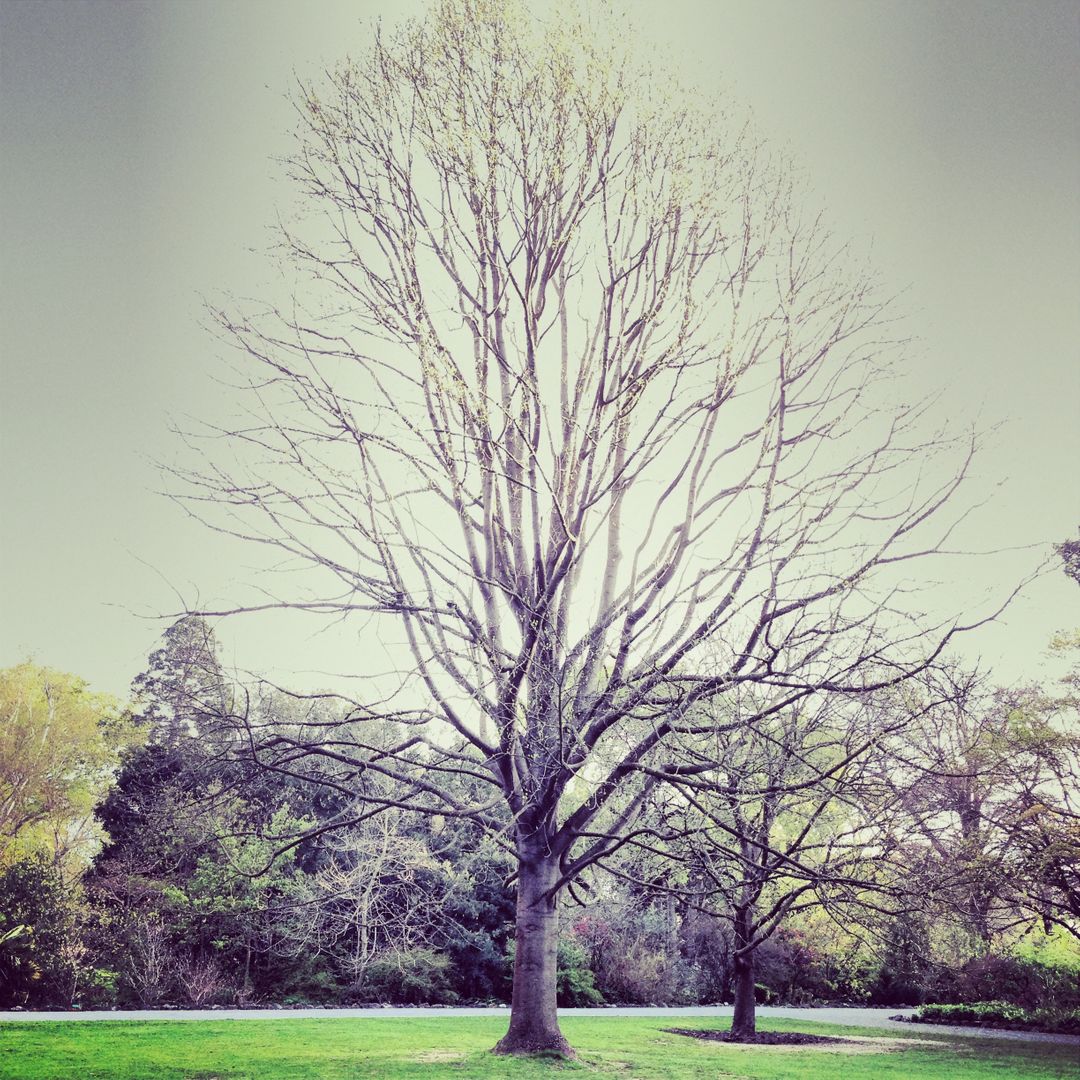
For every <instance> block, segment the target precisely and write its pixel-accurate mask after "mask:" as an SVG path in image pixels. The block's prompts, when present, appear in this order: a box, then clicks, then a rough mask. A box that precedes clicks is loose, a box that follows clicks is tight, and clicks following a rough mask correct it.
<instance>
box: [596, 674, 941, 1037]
mask: <svg viewBox="0 0 1080 1080" xmlns="http://www.w3.org/2000/svg"><path fill="white" fill-rule="evenodd" d="M782 695H783V692H782ZM929 707H930V706H929V705H924V711H926V710H928V709H929ZM702 709H703V711H705V712H706V713H708V714H713V715H712V719H713V721H714V722H713V724H712V727H713V731H711V732H710V733H709V734H708V735H707V736H706V737H704V738H700V737H699V738H696V739H694V740H687V741H685V742H684V743H683V745H682V746H681V747H680V751H681V752H680V753H679V754H678V756H677V760H674V761H672V762H671V763H669V764H668V765H666V766H661V767H659V768H654V769H651V770H650V774H651V775H652V776H654V777H658V778H661V779H663V780H664V782H665V788H666V792H667V793H666V794H662V795H660V796H659V797H658V799H657V800H656V805H655V807H654V808H652V810H651V813H650V814H649V815H648V817H649V819H651V822H652V825H653V827H652V829H651V833H650V834H649V835H644V834H643V835H642V836H640V837H635V838H634V839H633V840H631V841H629V843H628V845H627V848H628V851H629V852H632V851H633V849H634V848H639V849H642V850H646V851H648V852H649V853H650V854H651V855H652V856H656V855H660V856H661V857H664V856H666V857H671V858H674V859H676V860H677V861H678V862H679V863H680V864H681V865H682V866H683V867H685V872H684V873H683V874H681V875H678V880H677V881H676V879H674V878H673V879H672V880H671V881H670V882H669V881H665V883H664V885H663V888H664V891H666V892H668V893H669V894H670V895H673V896H674V895H678V896H679V897H680V898H681V899H682V900H683V902H685V903H688V904H690V905H691V907H693V908H695V909H697V910H699V911H702V912H706V913H708V914H710V915H713V916H717V917H719V918H721V919H723V920H725V921H727V922H729V923H730V925H731V929H732V960H733V968H734V972H733V983H734V998H735V1012H734V1017H733V1020H732V1026H731V1037H732V1038H733V1039H736V1040H740V1039H752V1038H753V1037H754V1035H755V1031H756V1015H755V1013H756V1010H755V1004H756V1000H755V978H754V958H755V955H756V953H757V950H758V949H759V947H760V946H761V945H763V944H764V943H765V942H766V941H768V940H769V938H770V937H772V935H773V934H774V933H775V932H776V931H777V930H778V929H779V928H780V926H781V925H782V924H783V922H784V920H785V919H787V918H788V917H789V916H791V915H794V914H797V913H798V912H800V911H804V910H807V909H809V908H824V909H825V910H826V912H828V913H829V914H830V915H831V916H832V917H833V918H834V919H837V920H838V921H840V922H846V921H847V920H849V919H850V918H851V917H852V915H853V914H859V915H865V914H868V913H873V912H882V911H891V910H895V909H896V908H898V907H899V906H901V905H903V903H904V902H905V899H904V897H905V890H904V885H903V883H902V880H901V879H902V874H901V873H898V867H897V866H896V864H895V859H894V854H895V850H896V841H895V834H894V827H893V826H894V823H895V821H896V819H897V816H898V815H897V809H898V804H899V800H898V798H897V796H896V795H895V792H893V791H892V790H891V787H890V785H889V784H888V783H887V782H885V781H884V780H883V778H882V773H883V772H887V770H888V767H889V760H888V754H887V750H886V746H887V743H888V741H889V739H890V738H892V737H895V736H896V734H897V733H898V732H900V731H903V730H906V729H908V728H910V727H911V726H912V725H913V724H914V723H915V722H916V720H917V717H918V710H917V709H916V708H914V707H913V706H912V704H911V703H910V702H909V701H907V700H904V697H903V696H901V695H899V694H897V693H895V692H889V693H879V694H877V695H869V696H859V695H843V694H837V693H830V694H812V695H807V696H805V697H803V698H801V699H799V700H798V701H796V702H793V703H789V704H786V705H785V707H784V708H782V709H780V710H773V709H772V708H770V706H769V702H768V700H766V699H764V698H763V697H762V694H761V688H760V687H757V686H751V687H741V688H738V689H736V690H734V691H732V692H731V693H730V694H728V695H726V697H725V700H723V701H722V702H713V703H710V704H709V705H706V706H702ZM718 710H720V711H722V713H723V715H722V716H720V715H716V713H717V711H718ZM627 867H628V868H631V869H630V872H631V873H632V872H633V871H632V867H633V856H632V855H631V856H630V858H629V859H628V860H627ZM616 872H617V873H619V872H622V871H620V870H616Z"/></svg>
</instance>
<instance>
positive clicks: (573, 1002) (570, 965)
mask: <svg viewBox="0 0 1080 1080" xmlns="http://www.w3.org/2000/svg"><path fill="white" fill-rule="evenodd" d="M555 987H556V996H557V999H558V1002H559V1005H560V1006H561V1007H562V1008H581V1007H586V1006H589V1005H600V1004H601V1003H602V1002H603V1000H604V998H603V996H602V995H601V993H600V991H599V990H597V989H596V978H595V976H594V975H593V973H592V969H591V968H590V967H589V957H588V954H587V953H586V951H585V949H584V948H583V947H582V946H581V945H580V944H578V943H577V942H576V941H572V940H568V939H566V938H563V939H562V940H560V941H559V968H558V974H557V976H556V984H555Z"/></svg>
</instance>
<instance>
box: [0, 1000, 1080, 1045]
mask: <svg viewBox="0 0 1080 1080" xmlns="http://www.w3.org/2000/svg"><path fill="white" fill-rule="evenodd" d="M731 1011H732V1010H731V1006H730V1005H698V1006H687V1007H685V1008H672V1009H666V1008H665V1009H662V1008H656V1007H651V1006H646V1007H640V1008H632V1007H629V1006H627V1007H620V1006H617V1007H615V1008H610V1009H560V1010H559V1015H560V1016H669V1017H672V1018H674V1017H678V1016H708V1017H717V1016H730V1015H731ZM912 1011H913V1010H911V1009H856V1008H850V1009H848V1008H823V1009H795V1008H784V1007H779V1006H778V1007H769V1006H764V1005H763V1006H759V1007H758V1016H760V1017H782V1018H784V1019H788V1020H817V1021H819V1022H821V1023H826V1024H850V1025H851V1026H853V1027H871V1028H885V1029H887V1030H891V1031H901V1032H905V1033H910V1034H912V1035H914V1034H922V1033H937V1034H941V1035H965V1036H973V1037H975V1038H983V1039H1022V1040H1025V1041H1027V1042H1051V1043H1065V1044H1070V1043H1071V1044H1074V1045H1076V1046H1080V1036H1075V1035H1048V1034H1044V1033H1043V1032H1039V1031H1000V1030H997V1029H991V1028H976V1027H959V1026H956V1027H954V1026H946V1025H943V1024H911V1023H903V1022H901V1021H897V1020H893V1019H892V1017H894V1016H897V1015H901V1016H910V1015H911V1013H912ZM508 1012H509V1010H508V1009H506V1008H505V1007H503V1008H496V1009H491V1008H460V1009H450V1008H442V1009H438V1008H435V1009H432V1008H398V1007H396V1006H387V1007H385V1008H374V1009H160V1010H159V1009H127V1010H117V1011H115V1012H112V1011H109V1012H92V1011H89V1010H87V1011H86V1012H2V1011H0V1023H2V1022H5V1021H9V1020H16V1021H20V1022H21V1021H35V1020H285V1019H288V1020H296V1019H299V1018H304V1017H315V1016H319V1017H325V1016H330V1017H355V1018H357V1019H363V1018H365V1017H385V1016H426V1017H433V1016H505V1015H508Z"/></svg>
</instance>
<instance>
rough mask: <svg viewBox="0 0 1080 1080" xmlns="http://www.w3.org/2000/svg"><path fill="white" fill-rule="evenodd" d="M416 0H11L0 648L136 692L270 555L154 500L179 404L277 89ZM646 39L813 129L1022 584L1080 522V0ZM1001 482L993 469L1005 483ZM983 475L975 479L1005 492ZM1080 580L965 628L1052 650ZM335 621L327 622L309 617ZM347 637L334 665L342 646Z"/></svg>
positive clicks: (4, 41) (278, 655)
mask: <svg viewBox="0 0 1080 1080" xmlns="http://www.w3.org/2000/svg"><path fill="white" fill-rule="evenodd" d="M423 6H424V5H423V4H422V3H418V2H416V3H405V2H402V0H395V2H392V3H391V2H382V3H376V2H370V3H364V2H355V3H347V2H317V0H316V2H308V3H304V4H301V3H299V2H293V0H288V2H271V0H215V2H202V0H155V2H153V3H143V2H140V0H128V2H112V0H67V2H60V0H0V97H2V101H0V274H2V278H0V347H2V387H0V455H2V469H3V480H2V482H3V488H2V491H0V514H2V520H0V574H2V581H0V620H2V625H0V665H3V666H7V665H9V664H13V663H16V662H18V661H20V660H22V659H24V658H26V657H27V656H32V657H34V658H35V659H36V660H37V661H38V662H39V663H43V664H47V665H49V666H53V667H58V668H62V669H65V670H69V671H73V672H75V673H77V674H79V675H81V676H83V677H84V678H86V679H88V680H89V681H90V682H91V683H92V684H93V685H94V686H95V687H96V688H99V689H104V690H110V691H113V692H117V693H123V692H124V691H125V690H126V688H127V686H128V684H129V683H130V680H131V678H132V677H133V675H134V674H135V673H136V672H138V671H139V670H140V669H141V667H142V666H143V665H144V664H145V659H146V655H147V653H148V652H149V651H150V649H151V648H152V647H153V645H154V641H155V638H156V637H157V635H158V634H159V633H160V631H161V629H162V624H161V623H160V621H157V620H155V619H154V618H153V617H152V616H154V615H160V614H162V613H165V612H169V611H171V610H175V609H176V606H177V604H178V602H179V601H178V600H177V596H176V591H179V592H180V593H181V594H182V596H183V597H184V598H185V599H186V600H188V601H191V600H193V599H195V598H196V597H201V598H202V599H203V600H206V601H209V602H225V601H227V600H228V598H229V595H230V592H231V591H232V590H233V589H234V588H235V587H236V586H237V583H238V582H240V581H242V580H243V579H244V576H245V565H246V562H247V555H246V553H245V552H243V551H242V550H239V551H238V550H236V549H235V548H232V547H229V546H228V545H227V544H226V543H225V542H224V541H221V540H219V539H216V538H214V537H213V536H211V535H210V534H208V533H207V532H206V531H205V530H203V529H202V528H200V527H198V526H197V525H195V524H194V523H191V522H188V521H186V520H185V519H184V518H183V516H182V514H181V513H180V512H179V511H178V510H177V509H176V508H175V507H174V506H173V505H172V504H171V503H169V502H168V501H167V500H166V499H164V498H163V497H161V496H160V495H158V494H156V489H157V488H158V487H160V482H159V479H158V477H157V475H156V473H155V470H154V466H153V464H152V461H153V459H155V458H165V459H168V458H169V457H170V456H171V454H172V453H173V450H174V447H175V441H174V439H173V437H172V436H171V435H170V433H169V429H168V421H169V417H170V416H174V417H182V416H184V415H186V414H193V415H196V416H198V415H205V414H206V412H207V411H208V410H211V409H212V408H213V406H214V402H215V397H216V395H218V394H219V393H220V391H219V390H218V389H217V388H216V387H215V385H214V383H213V381H212V379H211V377H210V376H211V375H212V373H213V372H214V370H215V367H216V365H217V364H218V363H219V362H220V361H219V359H218V357H219V349H218V347H217V345H216V344H215V343H214V342H213V341H211V340H210V338H209V336H208V335H207V334H206V332H205V331H204V330H203V329H202V328H201V322H200V320H201V318H202V316H201V307H202V302H203V297H210V298H219V297H221V296H222V295H224V294H226V293H228V292H230V291H231V292H235V293H240V294H251V295H256V296H257V295H260V289H261V288H266V287H268V286H267V275H268V272H269V267H268V263H267V260H266V259H265V258H264V257H263V256H262V255H261V254H260V253H259V249H260V248H262V247H264V246H265V244H266V243H267V242H268V235H267V231H266V230H267V226H269V225H270V224H271V223H272V222H273V220H274V218H275V215H276V213H277V212H278V211H279V210H280V211H281V212H283V213H288V211H289V207H290V205H291V201H292V197H293V196H292V193H291V191H290V190H289V186H288V184H287V183H286V182H285V181H283V180H282V179H281V177H280V172H279V169H278V167H277V166H276V165H275V164H274V161H273V158H274V156H275V155H278V154H281V153H283V152H286V151H287V150H288V148H289V138H288V132H289V130H290V128H291V126H292V119H291V115H290V106H289V104H288V102H287V100H286V95H287V93H288V91H289V88H290V85H291V84H292V83H293V80H294V78H295V75H296V74H299V75H301V76H314V75H316V74H317V73H318V71H319V70H320V68H324V67H325V66H327V65H328V64H331V63H333V62H334V61H335V60H336V59H337V58H339V57H340V56H341V55H343V54H344V53H346V52H348V51H355V52H360V51H362V50H363V48H364V45H365V42H366V41H367V40H369V38H370V33H371V19H372V18H373V17H375V16H378V15H380V14H382V15H383V16H384V17H385V18H386V19H388V20H390V21H393V20H394V19H396V18H398V17H399V16H400V15H401V14H402V13H408V12H418V11H422V10H423ZM613 7H614V9H615V10H616V11H617V12H623V11H625V12H626V13H627V14H628V16H630V18H631V20H632V23H633V24H634V25H636V27H637V29H636V30H635V33H636V34H637V36H638V38H639V39H640V41H641V45H642V47H643V48H648V49H649V50H650V51H653V50H655V49H657V48H660V49H665V50H667V52H668V54H669V55H670V56H671V58H672V63H673V65H674V66H676V67H677V68H680V69H681V73H682V75H683V76H684V77H685V78H688V79H693V80H696V81H697V82H698V83H700V84H703V85H705V86H710V85H723V86H724V87H726V88H728V89H729V90H730V91H731V92H732V93H733V94H734V96H735V97H736V99H737V100H738V101H739V102H741V103H742V104H745V105H748V106H750V107H751V108H752V109H753V111H754V114H755V116H756V120H757V124H758V128H759V130H760V132H761V134H763V135H764V136H765V137H766V138H768V139H770V140H771V141H772V142H774V143H776V144H778V145H780V146H785V147H787V148H788V149H790V150H791V151H792V152H793V153H794V155H795V156H796V158H797V159H798V160H799V161H800V162H801V163H802V165H803V166H804V167H805V170H806V172H807V174H808V176H809V178H810V182H811V184H812V187H813V189H814V191H815V192H816V193H817V195H818V196H819V197H820V199H821V201H822V202H823V203H824V205H825V206H826V207H827V208H828V212H829V215H830V218H831V221H832V224H833V228H834V231H835V232H836V233H837V234H839V235H842V236H850V237H851V238H853V239H855V240H857V241H859V242H861V243H866V244H870V243H872V244H873V251H874V261H875V263H876V265H877V266H878V268H879V269H880V271H881V273H882V275H883V277H884V279H885V280H886V282H887V283H888V284H889V285H890V287H891V288H893V289H895V290H896V291H902V290H906V293H905V298H904V307H905V308H906V310H908V311H909V312H911V316H912V317H911V327H912V329H913V331H914V332H915V333H917V335H918V336H919V338H920V345H919V346H918V348H917V349H916V350H915V352H914V359H913V361H912V362H913V364H914V365H915V366H916V368H917V370H916V372H915V375H916V377H917V379H918V380H919V382H920V385H922V386H924V387H925V388H926V389H928V390H929V389H932V388H935V387H939V388H941V390H942V392H943V393H944V395H945V399H946V402H947V403H948V406H949V408H950V411H952V412H954V413H955V415H956V416H957V417H958V419H959V420H960V421H961V422H962V421H963V420H964V419H966V418H972V417H976V418H981V421H982V423H983V424H984V425H985V426H991V425H992V424H994V423H995V422H997V421H999V420H1007V421H1008V424H1006V426H1005V427H1004V428H1003V430H1002V431H1001V433H1000V434H999V435H998V436H997V438H996V442H995V443H994V445H993V446H992V447H991V448H990V449H989V450H988V451H987V452H986V453H985V454H984V455H983V458H982V460H981V462H980V465H979V470H980V478H979V481H978V482H979V483H981V484H982V489H986V488H988V487H990V486H994V494H993V499H992V502H991V503H989V504H988V506H987V507H986V508H985V510H984V511H983V512H982V514H981V517H980V518H979V519H978V520H979V522H980V523H981V524H980V530H981V532H982V535H983V538H984V541H985V545H986V546H987V547H998V546H1009V547H1017V548H1022V549H1023V550H1020V551H1017V552H1016V553H1015V554H1014V555H1013V556H1011V557H1010V558H1009V560H1007V561H1006V562H1005V563H1002V562H1001V561H1000V560H999V561H998V562H997V563H995V564H994V566H995V570H994V573H995V574H997V575H999V576H1000V577H1001V580H1002V581H1003V582H1004V581H1006V580H1011V579H1012V577H1016V578H1019V577H1020V576H1021V575H1022V574H1023V573H1024V572H1025V571H1026V570H1027V569H1028V568H1030V567H1031V566H1033V565H1034V564H1035V563H1036V562H1037V560H1038V552H1037V551H1036V550H1034V549H1033V548H1031V547H1030V546H1031V545H1039V544H1042V545H1044V546H1045V545H1046V544H1047V543H1048V542H1049V541H1052V540H1061V539H1064V538H1066V537H1067V536H1070V535H1074V534H1075V532H1076V528H1077V525H1078V523H1080V488H1078V481H1077V464H1078V462H1080V425H1078V424H1077V417H1078V415H1080V111H1078V107H1077V102H1080V5H1078V4H1077V3H1075V2H1074V0H1061V2H1055V0H1030V2H1015V3H995V2H991V0H979V2H977V3H976V2H969V3H957V2H950V0H940V2H939V0H890V2H884V0H802V2H798V3H796V2H794V0H791V2H786V3H770V2H762V0H697V2H695V0H667V2H666V3H664V4H662V5H659V4H654V3H652V2H651V0H649V2H646V0H614V3H613ZM998 482H1000V484H999V483H998ZM982 489H980V490H982ZM1070 626H1072V627H1075V626H1080V589H1076V588H1075V586H1073V585H1071V584H1070V583H1069V582H1068V581H1067V580H1066V579H1065V578H1064V577H1063V576H1062V575H1061V574H1059V573H1054V574H1053V575H1050V576H1048V577H1046V578H1045V579H1043V580H1042V581H1041V582H1039V583H1038V584H1036V585H1035V586H1033V587H1032V588H1031V589H1030V590H1029V591H1028V593H1027V594H1026V595H1025V597H1024V598H1023V599H1022V600H1021V601H1020V602H1019V603H1017V604H1016V605H1015V607H1014V609H1013V610H1012V611H1011V612H1010V614H1009V615H1008V617H1007V618H1006V619H1005V620H1004V621H1003V623H1002V625H1000V626H998V627H996V628H994V630H993V631H992V632H990V633H987V634H985V635H983V636H982V637H980V638H979V639H978V640H977V641H976V642H974V643H972V645H971V646H969V651H971V652H978V653H981V654H982V655H983V656H984V659H985V660H986V662H988V663H989V664H990V665H992V666H993V667H994V668H995V669H996V670H998V671H999V672H1000V673H1001V675H1002V678H1006V679H1015V678H1021V677H1024V676H1030V677H1041V676H1042V675H1043V674H1044V669H1043V668H1042V667H1041V665H1042V664H1043V660H1042V654H1043V651H1044V649H1045V647H1046V644H1047V641H1048V639H1049V637H1050V635H1051V634H1052V633H1053V632H1054V630H1056V629H1060V628H1064V627H1070ZM316 630H317V631H319V634H318V636H317V637H312V634H313V632H315V631H316ZM233 633H234V634H236V635H241V636H242V637H243V641H240V640H239V639H237V638H230V637H229V636H228V635H227V636H226V646H227V653H228V654H229V656H230V658H231V657H233V656H235V657H236V658H237V659H238V660H239V661H240V662H242V663H252V664H259V665H261V666H266V667H270V668H272V669H274V670H275V671H276V672H277V673H278V674H280V675H281V676H282V677H283V678H284V677H285V676H286V675H287V673H288V669H290V668H292V669H294V670H295V669H299V670H301V671H303V670H307V669H308V667H309V666H311V665H312V661H311V660H310V656H311V655H312V653H313V652H319V651H328V652H332V653H335V654H338V655H340V656H343V657H347V655H348V649H349V647H351V643H352V641H353V639H350V638H349V637H348V631H347V629H346V628H341V627H335V628H331V629H326V630H324V629H323V628H322V627H321V626H320V627H314V626H310V625H309V626H306V627H304V628H301V629H299V630H297V628H295V627H294V626H293V625H292V624H288V625H287V627H286V626H285V625H282V624H279V625H278V626H276V627H269V626H266V625H264V626H262V627H260V628H258V629H251V630H244V631H241V629H240V628H239V627H237V628H236V630H235V631H234V632H233ZM347 663H348V661H347V659H343V660H340V661H337V666H341V665H342V664H346V665H347Z"/></svg>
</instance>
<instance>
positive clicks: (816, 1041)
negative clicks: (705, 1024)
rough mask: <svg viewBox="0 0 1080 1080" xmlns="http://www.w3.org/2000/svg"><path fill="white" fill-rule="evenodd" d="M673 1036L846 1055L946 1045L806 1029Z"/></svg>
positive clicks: (675, 1031) (686, 1031) (684, 1031)
mask: <svg viewBox="0 0 1080 1080" xmlns="http://www.w3.org/2000/svg"><path fill="white" fill-rule="evenodd" d="M664 1031H667V1032H669V1033H670V1034H672V1035H686V1036H688V1037H689V1038H691V1039H704V1040H706V1041H707V1042H719V1043H725V1044H726V1045H727V1046H731V1047H737V1046H745V1047H746V1048H747V1049H749V1048H750V1047H753V1046H775V1047H778V1048H782V1049H788V1050H797V1049H798V1048H799V1047H801V1046H828V1047H831V1048H832V1049H834V1050H839V1051H841V1052H843V1053H845V1054H879V1053H882V1052H883V1051H890V1050H906V1049H908V1048H910V1047H912V1046H915V1045H921V1046H936V1047H938V1048H940V1047H941V1046H942V1045H943V1044H942V1043H940V1042H935V1041H932V1040H929V1039H881V1038H874V1037H872V1036H866V1035H849V1036H842V1035H808V1034H806V1033H805V1032H802V1031H759V1032H758V1033H757V1034H756V1035H754V1037H753V1038H752V1039H733V1038H732V1037H731V1032H730V1031H701V1030H696V1029H694V1028H664Z"/></svg>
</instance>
